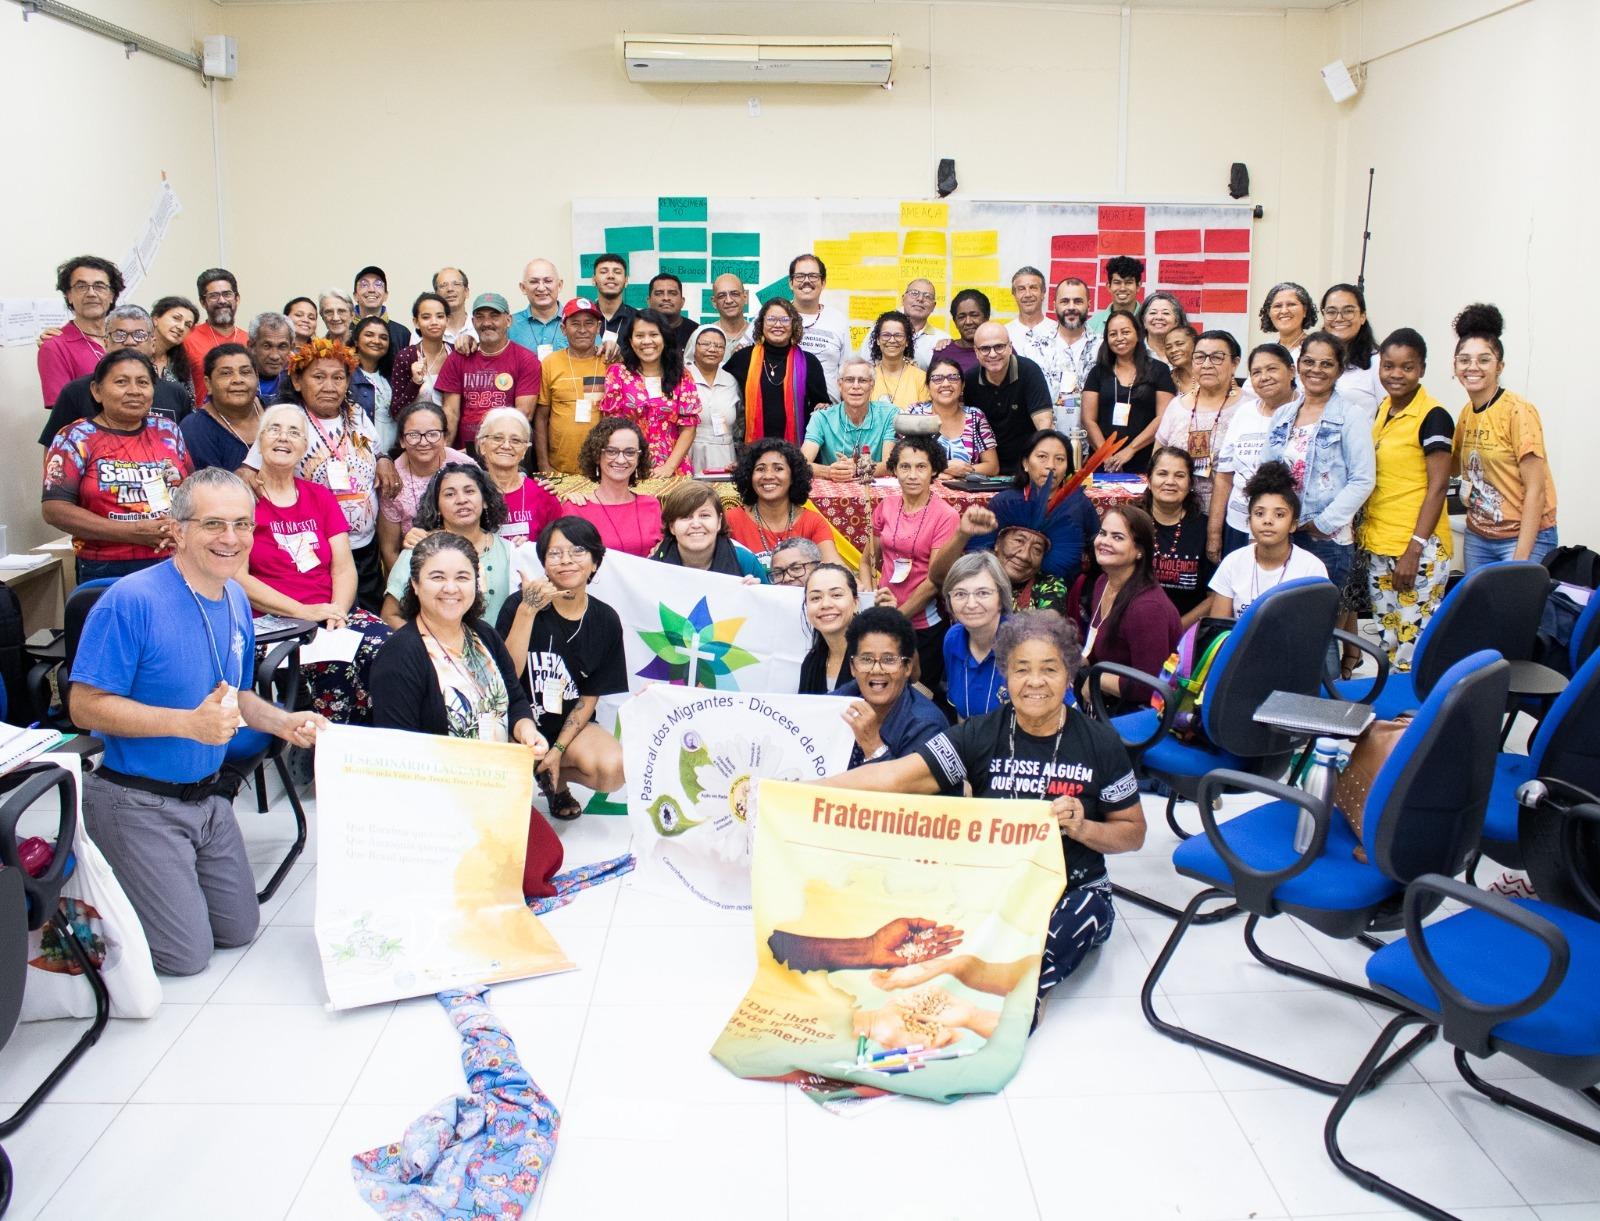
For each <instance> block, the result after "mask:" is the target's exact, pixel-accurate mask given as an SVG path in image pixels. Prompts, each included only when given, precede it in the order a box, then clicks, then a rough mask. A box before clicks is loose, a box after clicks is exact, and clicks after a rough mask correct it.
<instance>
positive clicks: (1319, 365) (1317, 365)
mask: <svg viewBox="0 0 1600 1221" xmlns="http://www.w3.org/2000/svg"><path fill="white" fill-rule="evenodd" d="M1195 359H1196V360H1198V359H1200V358H1199V357H1198V356H1197V357H1195ZM1300 367H1301V368H1302V369H1337V368H1338V367H1339V362H1338V361H1336V360H1318V359H1316V358H1315V357H1312V356H1302V357H1301V358H1300Z"/></svg>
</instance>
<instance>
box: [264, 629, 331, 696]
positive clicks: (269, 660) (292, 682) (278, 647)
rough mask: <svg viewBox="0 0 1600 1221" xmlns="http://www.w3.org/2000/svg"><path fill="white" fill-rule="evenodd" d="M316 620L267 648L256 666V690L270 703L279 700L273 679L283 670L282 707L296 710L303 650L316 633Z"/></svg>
mask: <svg viewBox="0 0 1600 1221" xmlns="http://www.w3.org/2000/svg"><path fill="white" fill-rule="evenodd" d="M316 634H317V624H315V623H313V624H311V625H310V626H308V627H307V628H306V630H305V631H303V632H301V633H300V634H299V635H298V636H290V637H289V638H288V639H287V640H280V641H278V643H277V644H275V645H273V646H272V648H270V649H269V650H267V655H266V656H265V657H263V658H262V659H261V664H260V665H258V666H257V667H256V694H257V695H259V696H260V697H261V698H262V699H264V700H266V701H267V702H268V703H269V704H273V703H277V702H278V697H277V693H276V692H275V691H274V690H273V680H274V679H276V678H277V676H278V673H279V671H280V670H281V671H282V672H283V673H284V675H285V678H284V684H283V685H284V693H283V701H282V703H283V707H285V708H288V709H290V710H293V708H294V705H295V702H296V700H298V699H299V696H300V650H301V648H303V647H304V646H305V645H307V644H310V643H311V641H312V640H313V639H314V638H315V637H316Z"/></svg>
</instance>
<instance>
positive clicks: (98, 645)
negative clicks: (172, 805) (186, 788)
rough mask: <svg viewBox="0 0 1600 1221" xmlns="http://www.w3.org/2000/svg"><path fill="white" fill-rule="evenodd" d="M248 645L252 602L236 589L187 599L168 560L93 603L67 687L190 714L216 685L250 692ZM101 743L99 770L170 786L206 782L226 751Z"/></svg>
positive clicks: (176, 743) (164, 743)
mask: <svg viewBox="0 0 1600 1221" xmlns="http://www.w3.org/2000/svg"><path fill="white" fill-rule="evenodd" d="M206 625H209V627H210V631H209V632H207V630H206ZM212 641H215V642H216V650H215V652H213V651H212ZM255 647H256V634H255V624H254V622H253V621H252V620H251V618H250V602H249V599H247V598H246V597H245V595H244V590H243V589H242V588H240V586H239V584H238V583H237V582H236V581H229V582H228V586H227V595H226V597H224V598H220V599H218V600H217V601H215V602H213V601H211V600H210V599H209V598H205V597H201V596H200V595H198V594H192V593H191V592H190V590H189V587H188V584H187V583H186V582H185V581H184V579H183V576H182V574H181V573H179V572H178V568H177V565H176V564H175V563H173V561H171V560H167V561H165V562H164V563H161V564H156V565H155V566H153V567H151V568H146V569H144V570H143V571H141V572H136V573H133V574H132V575H131V576H126V577H122V578H121V579H120V580H118V581H117V583H116V584H114V585H112V586H111V587H110V588H109V589H107V590H106V592H105V594H104V595H102V596H101V598H100V600H99V601H98V602H96V603H95V605H94V609H93V610H92V611H90V612H89V618H88V620H87V621H86V622H85V623H84V625H83V637H82V638H81V639H80V640H79V642H78V652H77V655H76V657H75V658H74V659H73V663H72V681H73V682H75V683H83V684H85V685H86V686H90V687H95V688H98V689H99V690H101V691H104V692H106V693H107V694H109V695H120V696H123V697H125V698H127V699H130V700H134V701H136V702H138V703H141V704H147V705H150V706H151V707H155V708H181V709H183V710H184V711H188V710H189V709H191V708H197V707H199V705H200V703H201V701H202V700H204V699H205V698H206V696H208V695H210V694H211V692H212V690H213V689H214V688H215V687H216V685H217V684H218V683H219V682H222V681H226V682H227V683H228V684H229V685H230V686H233V687H243V688H245V689H253V687H254V682H255V674H254V664H255V663H254V657H255ZM219 659H220V660H221V662H222V670H223V672H222V673H221V674H219V673H218V672H217V662H218V660H219ZM99 736H100V737H102V738H103V739H104V741H105V744H106V766H107V767H109V768H111V769H112V770H114V771H119V772H126V773H128V774H129V775H131V776H144V777H146V778H148V779H150V780H164V781H167V782H168V783H171V784H191V783H193V782H194V781H196V780H204V779H205V778H206V777H207V776H209V775H211V774H212V773H213V772H215V771H216V770H217V769H218V768H219V767H221V766H222V760H223V756H224V755H225V754H226V753H227V747H226V746H207V745H206V744H205V743H203V742H196V741H194V740H192V739H190V738H175V737H163V738H119V737H116V736H114V735H111V734H101V735H99Z"/></svg>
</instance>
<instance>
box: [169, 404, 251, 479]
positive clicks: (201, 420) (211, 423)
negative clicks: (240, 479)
mask: <svg viewBox="0 0 1600 1221" xmlns="http://www.w3.org/2000/svg"><path fill="white" fill-rule="evenodd" d="M178 429H179V431H181V432H182V433H183V443H184V444H185V445H187V446H188V447H189V457H190V459H191V460H193V462H194V469H195V470H197V471H198V470H200V469H201V468H202V467H207V466H220V467H221V468H222V469H223V470H225V471H236V470H238V469H239V468H240V467H241V466H243V465H244V459H245V455H246V454H248V453H249V452H250V447H249V446H248V445H246V444H245V443H244V442H243V441H241V440H239V438H238V437H236V436H234V435H233V434H232V433H231V432H229V431H228V430H227V429H226V428H224V427H223V426H222V425H221V424H219V423H217V421H216V420H215V419H214V418H213V417H212V415H211V413H210V412H209V411H191V412H190V413H189V414H188V415H186V416H184V417H183V423H181V424H179V425H178Z"/></svg>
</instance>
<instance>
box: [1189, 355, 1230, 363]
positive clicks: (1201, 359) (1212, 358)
mask: <svg viewBox="0 0 1600 1221" xmlns="http://www.w3.org/2000/svg"><path fill="white" fill-rule="evenodd" d="M1227 359H1228V354H1227V353H1226V352H1196V353H1195V354H1194V363H1195V364H1197V365H1220V364H1222V363H1223V362H1224V361H1226V360H1227Z"/></svg>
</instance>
